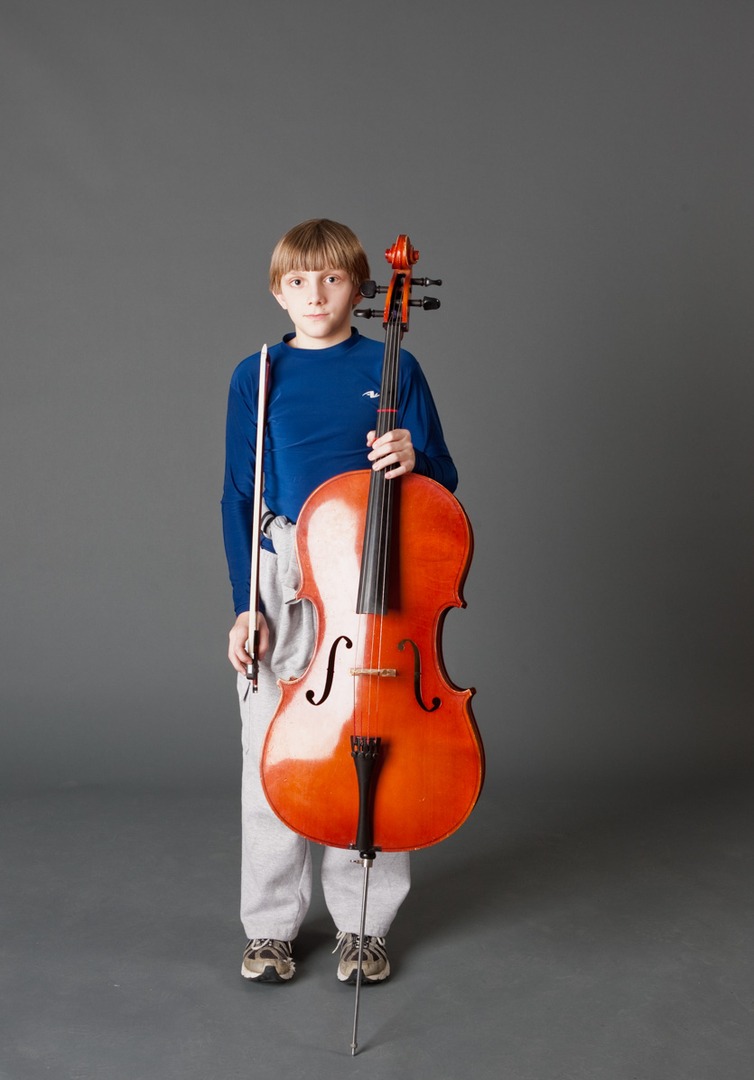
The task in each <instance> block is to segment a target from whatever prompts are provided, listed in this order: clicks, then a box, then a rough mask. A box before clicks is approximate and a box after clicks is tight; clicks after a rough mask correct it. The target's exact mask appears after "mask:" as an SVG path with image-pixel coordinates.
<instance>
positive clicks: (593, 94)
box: [0, 0, 754, 788]
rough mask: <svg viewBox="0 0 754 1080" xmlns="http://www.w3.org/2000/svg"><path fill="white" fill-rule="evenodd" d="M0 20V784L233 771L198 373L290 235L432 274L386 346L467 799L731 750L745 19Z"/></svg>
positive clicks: (750, 219) (27, 14)
mask: <svg viewBox="0 0 754 1080" xmlns="http://www.w3.org/2000/svg"><path fill="white" fill-rule="evenodd" d="M0 22H1V28H2V34H1V42H0V70H2V74H3V83H4V91H3V105H2V109H3V125H4V127H3V141H2V145H3V165H2V172H1V174H0V175H1V176H2V181H1V182H2V186H3V210H4V218H5V224H4V230H3V254H4V257H3V274H4V281H3V288H2V305H3V319H2V323H3V337H4V346H3V372H2V425H1V427H0V437H1V438H2V452H3V468H2V479H3V497H2V506H3V511H2V551H3V573H4V582H3V596H2V616H3V617H2V624H3V642H2V649H1V650H0V665H2V727H1V731H0V739H1V740H2V745H1V746H0V769H1V770H2V781H3V784H4V785H5V786H6V788H7V787H9V786H18V787H30V786H59V785H71V784H87V783H93V782H102V783H107V784H111V783H131V782H139V783H142V782H145V783H148V784H155V785H180V784H192V785H193V784H198V785H205V786H216V785H225V784H227V783H235V778H236V775H237V770H238V760H237V759H238V752H237V745H238V726H237V718H236V705H235V692H234V686H233V676H232V673H231V671H230V668H229V666H228V665H227V661H226V659H225V648H226V635H227V630H228V626H229V624H230V621H231V615H232V613H231V605H230V591H229V586H228V584H227V577H226V570H225V564H224V557H223V552H222V545H221V536H220V521H219V498H220V489H221V479H222V461H223V425H224V411H225V398H226V392H227V384H228V379H229V377H230V374H231V371H232V369H233V367H234V366H235V364H236V363H237V362H238V361H239V360H240V359H241V358H242V357H244V356H245V355H247V354H248V353H250V352H252V351H254V350H256V349H257V348H258V347H259V346H260V345H261V343H262V342H263V341H265V340H266V341H270V342H272V341H274V340H277V339H278V338H279V337H280V335H281V333H282V332H284V331H285V329H286V322H285V316H284V314H283V313H282V312H281V311H280V309H279V308H278V307H277V305H276V304H275V303H274V301H273V300H272V299H271V298H270V296H269V295H268V293H267V292H266V280H265V279H266V269H267V264H268V259H269V253H270V250H271V248H272V246H273V244H274V242H275V241H276V239H277V238H278V236H279V235H280V234H281V233H282V232H283V231H284V230H285V229H287V228H288V227H289V226H290V225H292V224H293V223H295V222H297V221H299V220H302V219H304V218H307V217H312V216H320V215H326V216H331V217H335V218H337V219H340V220H343V221H346V222H348V223H349V224H351V225H352V227H353V228H354V229H355V230H356V231H357V232H358V233H359V235H360V236H361V238H362V240H363V242H364V244H365V246H366V248H367V250H368V252H369V254H370V257H371V258H372V262H373V269H374V273H375V275H376V276H378V277H381V278H385V277H386V275H387V266H386V264H384V262H383V261H382V252H383V251H384V249H385V247H386V246H387V245H388V244H390V243H391V242H392V240H393V239H394V238H395V236H396V235H397V233H398V232H408V233H409V235H410V236H411V239H412V241H413V242H414V243H415V244H416V246H417V247H418V248H419V250H420V251H421V255H422V258H421V262H420V264H419V266H418V268H417V269H418V271H419V272H420V273H423V274H429V275H430V276H433V277H435V276H437V277H442V278H443V279H444V282H445V284H444V286H443V288H442V290H441V296H442V302H443V306H442V309H441V310H440V311H439V312H437V313H433V314H427V315H423V314H419V315H417V316H416V318H415V319H414V320H413V323H412V328H411V333H410V337H409V339H408V340H407V342H406V344H407V345H408V346H409V347H410V348H411V349H412V350H413V351H414V352H416V353H417V355H418V356H419V357H420V359H421V361H422V363H423V365H424V367H425V369H426V371H427V373H428V376H429V379H430V382H431V384H432V386H433V389H434V392H435V396H436V399H437V402H438V406H439V408H440V411H441V414H442V416H443V421H444V425H445V429H446V436H447V440H448V443H449V445H450V447H451V450H452V451H453V453H454V456H455V458H456V460H457V463H458V466H459V471H460V473H461V485H460V488H459V491H458V495H459V497H460V499H461V501H462V502H463V503H464V505H465V506H466V508H467V510H468V512H469V514H470V516H471V518H472V521H473V524H474V527H475V532H476V540H477V548H476V554H475V560H474V564H473V567H472V571H471V574H470V578H469V581H468V585H467V589H466V596H467V600H468V608H467V610H466V611H463V612H453V613H451V615H450V617H449V619H448V624H447V633H446V637H445V652H446V660H447V664H448V667H449V670H450V672H451V674H452V676H453V677H454V679H455V681H457V682H458V683H459V684H461V685H464V686H466V685H474V686H476V687H477V689H478V693H477V697H476V699H475V706H476V714H477V718H478V721H479V724H480V726H481V728H482V731H483V733H484V737H485V740H486V744H487V749H488V754H489V765H490V779H491V782H493V783H503V782H505V779H506V777H509V776H513V775H518V776H521V775H523V776H531V777H532V778H539V779H541V778H547V777H555V776H558V777H564V776H565V777H567V778H580V777H594V776H597V775H601V776H607V777H608V778H610V777H618V776H620V775H622V774H624V775H625V774H628V775H632V776H637V775H640V774H641V773H650V772H651V773H653V774H655V775H657V774H661V773H664V772H667V773H670V772H672V773H679V772H680V773H693V772H694V771H696V770H710V771H713V770H714V771H718V770H722V769H726V768H729V767H733V766H737V765H744V766H745V765H746V764H747V763H748V762H750V761H751V756H752V749H753V748H754V739H753V738H752V727H751V722H750V713H751V702H752V690H753V689H754V675H753V674H752V663H751V655H752V646H753V645H754V634H753V631H752V627H753V625H754V624H753V621H752V615H753V614H754V594H753V587H754V581H753V579H752V552H753V548H754V544H753V543H752V541H753V539H754V537H753V535H752V525H753V524H754V503H753V501H752V469H751V465H752V456H753V454H752V452H753V450H754V434H753V425H752V421H751V413H752V409H751V398H752V388H753V386H754V370H753V366H752V362H751V359H752V357H751V346H752V328H753V326H754V316H753V315H752V304H751V300H750V293H751V282H752V277H753V275H752V271H753V270H754V265H753V262H754V260H753V259H752V226H753V225H754V214H753V212H752V208H753V196H752V191H753V181H754V171H753V170H752V154H753V150H752V145H753V142H752V138H751V131H752V125H751V121H752V101H753V100H754V78H753V77H752V64H751V42H752V32H753V31H754V8H752V6H751V4H750V3H748V2H747V0H741V2H739V0H708V2H705V0H664V2H662V3H657V0H631V2H630V3H629V2H616V3H605V2H604V0H574V2H571V3H562V2H557V0H551V2H545V0H528V2H527V3H523V2H522V3H505V2H500V0H495V2H487V0H481V2H472V3H467V4H462V5H454V4H450V3H437V2H435V3H428V2H423V0H416V2H404V3H398V2H395V0H383V2H380V3H369V4H367V3H354V2H353V0H344V2H332V0H331V2H322V0H320V2H318V3H308V4H307V3H302V2H293V0H291V2H287V3H261V2H259V3H251V2H249V0H244V2H241V0H213V2H209V0H132V2H130V3H128V4H121V3H115V2H109V0H97V2H94V0H67V2H66V3H65V4H61V3H57V2H54V0H3V5H2V14H1V17H0ZM362 328H365V329H369V328H368V327H362ZM373 332H376V331H373Z"/></svg>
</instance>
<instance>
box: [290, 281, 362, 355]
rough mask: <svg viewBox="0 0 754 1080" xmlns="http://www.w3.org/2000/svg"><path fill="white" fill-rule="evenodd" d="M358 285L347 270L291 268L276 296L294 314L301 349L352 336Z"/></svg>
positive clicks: (326, 345) (321, 346)
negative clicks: (352, 321)
mask: <svg viewBox="0 0 754 1080" xmlns="http://www.w3.org/2000/svg"><path fill="white" fill-rule="evenodd" d="M360 295H361V294H360V292H359V289H358V287H357V286H356V285H354V283H353V282H352V281H351V279H350V277H349V276H348V274H347V273H346V272H345V271H344V270H338V269H334V270H333V269H327V270H292V271H291V272H290V273H288V274H284V275H283V277H282V279H281V282H280V292H276V293H275V299H276V300H277V302H278V303H279V304H280V306H281V307H282V308H284V309H285V311H287V312H288V314H289V315H290V317H291V321H292V322H293V325H294V326H295V328H296V336H295V337H294V338H293V340H292V341H290V342H289V344H290V345H294V346H295V347H296V348H299V349H327V348H329V347H330V346H331V345H338V344H339V343H340V342H341V341H345V340H346V338H348V337H350V336H351V312H352V311H353V307H354V304H355V303H356V302H357V301H358V299H359V298H360Z"/></svg>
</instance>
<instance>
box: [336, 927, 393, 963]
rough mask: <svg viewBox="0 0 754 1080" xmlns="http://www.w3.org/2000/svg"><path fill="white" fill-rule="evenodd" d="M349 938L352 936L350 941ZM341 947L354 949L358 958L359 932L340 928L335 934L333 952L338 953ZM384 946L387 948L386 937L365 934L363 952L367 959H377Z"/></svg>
mask: <svg viewBox="0 0 754 1080" xmlns="http://www.w3.org/2000/svg"><path fill="white" fill-rule="evenodd" d="M349 938H350V941H349V940H348V939H349ZM373 942H374V944H372V943H373ZM341 948H342V949H344V950H345V949H349V948H350V949H353V950H354V954H355V955H354V959H356V956H357V955H358V952H359V935H358V934H352V933H350V931H348V930H339V931H338V933H337V934H336V935H335V948H334V949H333V953H336V952H337V951H338V949H341ZM384 948H385V938H384V937H374V935H365V936H364V948H363V950H362V952H363V955H364V959H365V960H374V959H376V958H377V957H378V956H379V955H380V954H379V949H384Z"/></svg>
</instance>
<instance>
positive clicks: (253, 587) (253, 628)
mask: <svg viewBox="0 0 754 1080" xmlns="http://www.w3.org/2000/svg"><path fill="white" fill-rule="evenodd" d="M269 373H270V361H269V359H268V357H267V346H266V345H263V346H262V352H261V353H260V356H259V397H258V399H257V447H256V460H255V462H254V513H253V517H252V522H251V575H250V581H249V640H248V641H247V642H246V651H247V652H248V654H249V656H250V657H251V663H250V664H247V665H246V678H247V679H248V680H249V683H250V685H251V692H252V693H253V694H256V692H257V687H258V679H259V614H260V613H259V550H260V547H261V544H262V487H263V484H264V466H263V458H264V426H265V419H266V415H267V382H268V378H269ZM246 692H247V693H248V688H247V691H246Z"/></svg>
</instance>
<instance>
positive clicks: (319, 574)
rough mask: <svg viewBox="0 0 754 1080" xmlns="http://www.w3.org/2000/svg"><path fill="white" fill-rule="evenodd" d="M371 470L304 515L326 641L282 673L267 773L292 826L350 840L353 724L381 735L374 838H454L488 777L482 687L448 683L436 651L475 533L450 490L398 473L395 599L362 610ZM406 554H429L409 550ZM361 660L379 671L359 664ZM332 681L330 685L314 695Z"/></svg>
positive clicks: (305, 586) (424, 842)
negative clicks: (478, 711)
mask: <svg viewBox="0 0 754 1080" xmlns="http://www.w3.org/2000/svg"><path fill="white" fill-rule="evenodd" d="M369 480H370V472H369V471H365V472H353V473H345V474H343V475H342V476H338V477H335V478H334V479H333V480H329V481H327V482H326V483H324V484H322V485H321V486H320V487H319V488H318V489H317V490H316V491H315V492H314V493H313V494H312V495H311V496H310V498H309V500H308V501H307V502H306V504H305V505H304V508H303V510H302V513H301V517H300V518H299V522H298V526H297V546H298V555H299V562H300V564H301V572H302V584H301V588H300V590H299V596H300V597H305V598H307V599H309V600H311V602H312V603H313V605H314V607H315V610H316V613H317V645H316V649H315V652H314V655H313V658H312V661H311V663H310V664H309V667H308V668H307V670H306V672H305V673H304V674H303V675H302V676H301V677H300V678H299V679H293V680H289V681H282V682H281V683H280V688H281V693H282V698H281V702H280V705H279V707H278V710H277V712H276V714H275V717H274V719H273V721H272V724H271V726H270V729H269V732H268V735H267V739H266V742H265V746H264V751H263V766H262V782H263V785H264V789H265V793H266V795H267V799H268V801H269V802H270V805H271V806H272V808H273V810H275V812H276V813H277V815H278V817H280V818H281V820H282V821H284V822H285V824H286V825H288V826H289V827H290V828H292V829H293V830H294V831H296V832H298V833H301V834H302V835H304V836H307V837H308V838H309V839H311V840H315V841H317V842H319V843H323V844H328V845H329V846H332V847H345V848H347V847H353V846H354V839H355V836H356V828H357V821H358V815H359V791H358V785H357V779H356V773H355V771H354V766H353V762H352V761H351V745H350V739H351V735H352V734H353V733H354V731H357V732H358V733H360V734H363V735H366V736H369V735H371V734H378V735H379V736H380V738H381V740H382V749H381V755H380V765H379V772H378V777H377V781H376V783H375V785H374V804H373V807H372V811H373V821H374V844H375V846H376V847H377V848H379V849H381V850H383V851H406V850H412V849H416V848H421V847H426V846H428V845H430V844H435V843H437V842H438V841H440V840H443V839H444V838H445V837H446V836H448V835H450V833H452V832H453V831H454V830H455V829H456V828H458V826H459V825H461V824H462V822H463V821H465V820H466V818H467V817H468V815H469V814H470V813H471V810H472V809H473V807H474V804H475V803H476V800H477V797H478V795H479V792H480V790H481V786H482V780H483V775H484V760H483V756H482V755H481V754H480V749H481V743H480V739H479V734H478V732H477V729H476V724H475V722H474V719H473V716H472V712H471V706H470V700H471V697H472V694H473V691H472V690H461V689H459V688H457V687H456V686H454V685H453V684H452V683H451V682H450V680H449V679H448V677H447V674H446V672H445V667H444V664H443V662H442V659H441V656H440V650H439V638H440V631H441V627H442V623H443V619H444V617H445V614H446V612H447V610H448V609H449V608H450V607H460V606H462V604H463V600H462V593H461V589H462V585H463V580H464V578H465V576H466V572H467V568H468V565H469V562H470V557H471V548H472V537H471V527H470V525H469V521H468V518H467V517H466V514H465V512H464V510H463V508H462V507H461V504H460V503H459V502H458V501H457V500H456V499H455V498H454V496H453V495H451V494H450V492H448V491H446V490H445V488H443V487H441V485H439V484H437V483H436V482H435V481H433V480H428V479H427V478H426V477H421V476H415V475H409V476H405V477H403V478H402V479H401V485H400V492H399V494H398V496H397V503H396V508H395V511H396V512H395V518H394V522H393V526H394V533H393V537H394V548H393V557H392V559H391V563H392V566H391V570H392V571H393V573H392V574H391V576H390V586H389V593H390V610H389V612H388V613H387V614H386V615H383V616H375V615H359V614H357V613H356V610H355V609H356V593H357V588H358V581H359V566H360V561H361V555H362V542H363V536H364V517H365V508H366V503H367V488H368V485H369ZM411 551H414V553H416V552H418V553H419V554H420V558H419V559H416V558H415V557H414V558H413V559H411V558H409V557H408V556H409V555H410V553H411ZM375 635H379V638H380V640H375ZM349 643H350V644H349ZM417 657H418V660H417ZM359 670H361V671H364V670H368V671H370V672H373V673H371V674H354V672H356V671H359ZM376 672H379V673H376ZM328 683H329V693H327V695H326V697H325V699H324V700H322V701H321V703H320V704H315V702H317V701H319V700H320V699H321V697H322V695H323V694H324V693H325V690H326V688H327V687H328ZM307 694H308V697H307ZM420 702H422V704H420Z"/></svg>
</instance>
